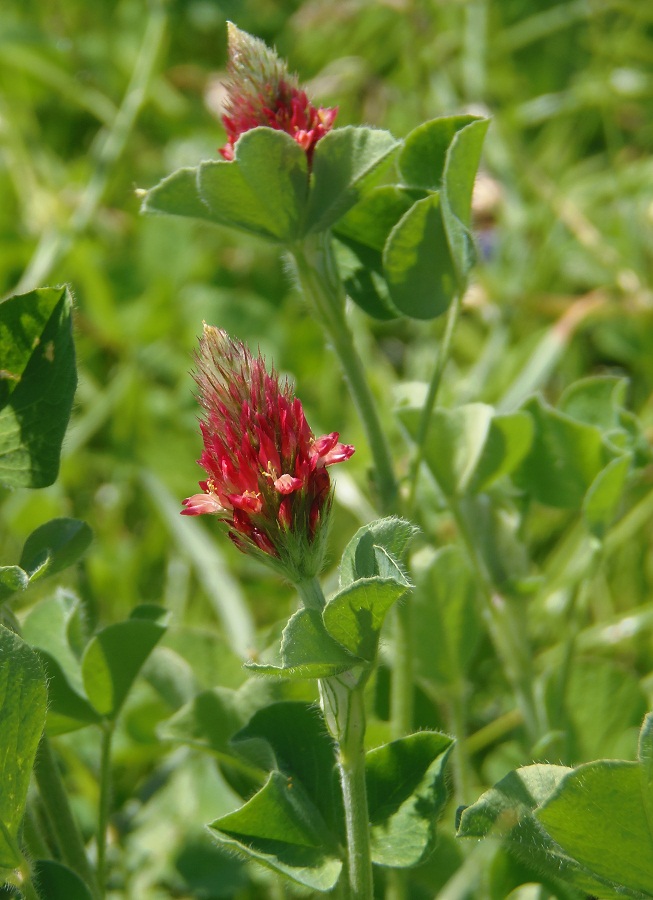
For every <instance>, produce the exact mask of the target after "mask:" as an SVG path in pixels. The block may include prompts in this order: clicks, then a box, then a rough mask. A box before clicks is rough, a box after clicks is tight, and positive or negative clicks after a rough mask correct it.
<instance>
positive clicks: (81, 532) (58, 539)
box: [20, 519, 93, 581]
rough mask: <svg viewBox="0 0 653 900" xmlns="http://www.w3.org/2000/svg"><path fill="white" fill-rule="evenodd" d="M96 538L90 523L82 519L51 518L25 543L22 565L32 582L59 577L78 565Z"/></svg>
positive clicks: (21, 559)
mask: <svg viewBox="0 0 653 900" xmlns="http://www.w3.org/2000/svg"><path fill="white" fill-rule="evenodd" d="M92 539H93V532H92V531H91V529H90V528H89V527H88V525H87V524H86V522H81V521H80V520H79V519H51V520H50V521H49V522H46V523H45V524H44V525H41V526H40V527H39V528H37V529H36V530H35V531H33V532H32V533H31V534H30V536H29V537H28V538H27V540H26V541H25V545H24V547H23V552H22V554H21V557H20V566H21V567H22V568H23V569H24V570H25V571H26V572H27V573H28V574H29V577H30V581H35V580H36V579H37V578H43V577H44V576H46V575H48V576H49V575H56V573H57V572H61V571H62V570H63V569H67V568H68V567H69V566H72V565H73V563H76V562H77V560H78V559H79V558H80V556H82V555H83V554H84V553H85V552H86V550H87V548H88V546H89V544H90V543H91V541H92Z"/></svg>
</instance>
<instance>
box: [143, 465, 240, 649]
mask: <svg viewBox="0 0 653 900" xmlns="http://www.w3.org/2000/svg"><path fill="white" fill-rule="evenodd" d="M142 477H143V483H144V484H145V486H146V488H147V490H148V492H149V494H150V496H151V497H152V499H153V501H154V503H155V504H156V506H157V508H158V510H159V511H160V513H161V516H162V518H163V520H164V522H165V524H166V526H167V528H168V530H169V532H170V534H171V535H172V538H173V540H174V541H175V542H176V543H177V544H178V546H179V547H180V548H181V549H183V551H184V553H185V554H186V555H187V556H188V559H189V560H190V561H191V563H192V564H193V567H194V569H195V571H196V573H197V578H198V580H199V582H200V584H201V585H202V587H203V588H204V590H205V591H206V594H207V597H208V598H209V600H210V602H211V605H212V606H213V608H214V610H215V612H216V614H217V616H218V617H219V619H220V622H221V623H222V626H223V628H224V632H225V634H226V635H227V637H228V639H229V642H230V647H231V648H233V651H234V652H235V653H238V654H239V655H240V656H241V657H247V656H248V655H249V651H250V649H251V648H252V647H254V646H256V638H255V629H254V622H253V620H252V615H251V613H250V611H249V608H248V606H247V603H246V602H245V597H244V596H243V593H242V590H241V588H240V584H239V583H238V580H237V579H236V578H234V576H233V575H232V574H231V572H230V570H229V567H228V565H227V562H226V560H225V558H224V556H223V555H222V552H221V551H220V548H219V547H218V546H217V544H216V542H215V541H214V540H212V538H211V537H210V536H209V533H208V532H207V530H206V529H205V528H204V527H203V526H202V525H201V524H200V523H199V522H196V521H195V520H194V519H192V518H189V517H182V516H180V515H179V509H180V507H179V501H178V500H175V498H174V497H173V496H172V495H171V493H170V491H169V490H168V488H167V487H166V486H165V485H164V484H162V483H161V481H159V479H158V478H155V476H154V475H153V474H152V473H151V472H148V471H145V472H143V473H142Z"/></svg>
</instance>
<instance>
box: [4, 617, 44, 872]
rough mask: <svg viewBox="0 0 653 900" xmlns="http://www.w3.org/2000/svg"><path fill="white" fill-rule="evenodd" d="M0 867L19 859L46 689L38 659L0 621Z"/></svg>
mask: <svg viewBox="0 0 653 900" xmlns="http://www.w3.org/2000/svg"><path fill="white" fill-rule="evenodd" d="M0 659H1V660H2V666H1V667H0V783H1V784H2V791H0V869H2V868H6V869H13V868H15V867H16V866H18V865H20V863H21V852H20V845H19V833H20V826H21V821H22V818H23V813H24V811H25V803H26V800H27V789H28V787H29V780H30V774H31V771H32V765H33V764H34V757H35V755H36V748H37V747H38V743H39V740H40V738H41V732H42V731H43V726H44V724H45V707H46V702H47V693H46V687H45V675H44V672H43V669H42V667H41V664H40V662H39V658H38V656H37V655H36V653H34V652H33V651H32V650H31V649H30V648H29V647H28V646H27V644H25V643H24V641H22V640H21V639H20V638H19V637H18V636H17V635H15V634H14V633H13V632H11V631H9V630H8V629H7V628H5V627H4V626H2V625H0Z"/></svg>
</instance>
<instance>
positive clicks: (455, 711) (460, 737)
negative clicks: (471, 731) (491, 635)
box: [448, 680, 471, 806]
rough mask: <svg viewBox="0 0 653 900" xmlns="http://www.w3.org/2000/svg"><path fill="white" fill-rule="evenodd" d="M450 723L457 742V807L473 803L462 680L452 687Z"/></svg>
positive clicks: (455, 769) (465, 705)
mask: <svg viewBox="0 0 653 900" xmlns="http://www.w3.org/2000/svg"><path fill="white" fill-rule="evenodd" d="M448 707H449V722H450V727H451V730H452V731H453V733H454V734H455V736H456V741H455V743H454V745H453V754H454V783H455V788H456V805H457V806H464V805H465V804H466V803H470V802H471V766H470V762H469V748H468V745H467V727H468V726H467V690H466V686H465V684H464V682H463V681H462V680H460V681H457V682H456V684H454V685H452V688H451V696H450V697H449V704H448Z"/></svg>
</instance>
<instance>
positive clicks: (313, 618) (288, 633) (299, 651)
mask: <svg viewBox="0 0 653 900" xmlns="http://www.w3.org/2000/svg"><path fill="white" fill-rule="evenodd" d="M360 663H361V660H360V659H356V657H355V656H351V655H350V654H349V653H348V652H347V651H346V650H345V649H344V647H342V646H341V645H340V644H338V643H336V641H334V639H333V638H332V637H331V635H330V634H329V633H328V631H327V630H326V628H325V627H324V623H323V621H322V616H321V615H320V613H319V612H318V611H317V610H315V609H300V610H298V611H297V612H296V613H294V615H292V616H291V618H290V620H289V621H288V624H287V625H286V627H285V628H284V630H283V635H282V639H281V648H280V654H279V659H278V660H275V661H274V662H271V663H265V662H263V663H258V662H257V663H254V662H248V663H245V666H246V668H248V669H251V670H253V671H256V672H260V673H261V674H265V675H283V676H285V677H287V678H327V677H328V676H329V675H336V674H338V673H339V672H345V671H347V669H351V668H352V667H353V666H356V665H360Z"/></svg>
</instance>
